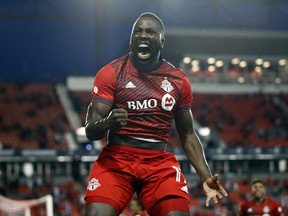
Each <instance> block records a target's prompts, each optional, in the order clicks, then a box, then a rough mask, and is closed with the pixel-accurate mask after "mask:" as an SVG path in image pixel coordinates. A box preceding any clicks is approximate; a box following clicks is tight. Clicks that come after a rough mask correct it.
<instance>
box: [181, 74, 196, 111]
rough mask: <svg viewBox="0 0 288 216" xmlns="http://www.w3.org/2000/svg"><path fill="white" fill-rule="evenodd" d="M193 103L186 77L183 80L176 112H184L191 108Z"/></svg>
mask: <svg viewBox="0 0 288 216" xmlns="http://www.w3.org/2000/svg"><path fill="white" fill-rule="evenodd" d="M192 101H193V96H192V88H191V84H190V82H189V80H188V78H187V77H186V76H184V78H183V83H182V88H181V97H180V102H179V106H178V111H180V112H185V111H187V110H189V109H190V108H191V104H192Z"/></svg>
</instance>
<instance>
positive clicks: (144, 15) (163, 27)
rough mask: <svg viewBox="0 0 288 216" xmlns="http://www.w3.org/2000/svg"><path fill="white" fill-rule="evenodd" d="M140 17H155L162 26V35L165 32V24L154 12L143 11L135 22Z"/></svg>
mask: <svg viewBox="0 0 288 216" xmlns="http://www.w3.org/2000/svg"><path fill="white" fill-rule="evenodd" d="M142 17H150V18H153V19H155V20H156V21H157V22H158V23H159V24H160V26H161V28H162V31H163V35H164V34H165V26H164V23H163V21H162V20H161V19H160V17H158V16H157V15H156V14H155V13H152V12H145V13H142V14H141V15H140V16H139V17H138V18H137V20H136V22H137V21H138V20H139V19H141V18H142Z"/></svg>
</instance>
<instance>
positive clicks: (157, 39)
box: [86, 17, 227, 216]
mask: <svg viewBox="0 0 288 216" xmlns="http://www.w3.org/2000/svg"><path fill="white" fill-rule="evenodd" d="M164 41H165V39H164V29H163V28H162V27H161V25H160V24H159V22H158V21H156V20H155V19H154V18H151V17H142V18H140V19H138V20H136V22H135V24H134V26H133V29H132V33H131V37H130V49H131V52H132V58H133V59H132V61H133V65H134V66H135V68H137V70H138V71H139V72H143V73H145V72H149V71H151V70H153V69H155V68H157V67H158V65H159V59H160V51H161V49H162V48H163V47H164ZM139 44H147V46H148V47H149V55H146V54H141V53H140V52H139V49H138V47H139ZM139 53H140V54H139ZM147 56H148V57H147ZM127 121H128V113H127V111H126V110H125V109H123V108H116V109H112V106H108V105H104V104H101V103H95V102H92V103H91V104H90V105H89V106H88V111H87V115H86V134H87V137H88V138H89V139H90V140H99V139H102V138H103V137H104V136H105V134H106V132H107V131H108V130H112V131H113V130H118V129H120V128H121V127H123V126H125V125H126V124H127ZM175 123H176V127H177V131H178V133H179V137H180V141H181V145H182V147H183V149H184V151H185V153H186V155H187V158H188V159H189V161H190V162H191V164H192V165H193V166H194V168H195V170H196V171H197V173H198V175H199V177H200V179H201V180H202V182H203V188H204V191H205V193H206V196H207V199H206V206H208V205H209V202H210V199H212V200H213V201H214V202H215V203H217V202H218V199H219V198H222V196H227V193H226V191H225V190H224V188H223V187H222V186H221V185H220V183H219V180H218V175H214V176H213V175H212V173H211V171H210V168H209V166H208V163H207V161H206V158H205V155H204V151H203V146H202V144H201V142H200V140H199V138H198V136H197V134H196V133H195V130H194V126H193V115H192V111H191V110H189V111H188V112H179V113H176V114H175ZM127 145H129V146H131V145H132V146H133V144H132V143H127ZM134 147H135V148H139V146H138V145H137V146H134ZM151 149H153V148H151ZM90 215H105V216H107V215H111V216H114V215H116V212H115V210H114V209H113V207H111V206H109V205H107V204H103V203H90V204H88V205H87V207H86V216H90ZM186 215H188V214H187V213H185V212H181V211H171V212H169V213H168V214H166V216H186Z"/></svg>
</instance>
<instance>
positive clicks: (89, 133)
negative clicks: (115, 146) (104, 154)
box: [85, 127, 104, 141]
mask: <svg viewBox="0 0 288 216" xmlns="http://www.w3.org/2000/svg"><path fill="white" fill-rule="evenodd" d="M85 132H86V137H87V138H88V139H89V140H91V141H95V140H101V139H103V137H104V134H101V133H98V132H97V131H94V130H92V129H91V128H89V127H86V128H85Z"/></svg>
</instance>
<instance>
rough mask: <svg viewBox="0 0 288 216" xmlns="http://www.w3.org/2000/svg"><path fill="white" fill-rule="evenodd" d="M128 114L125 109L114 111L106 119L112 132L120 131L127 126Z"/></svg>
mask: <svg viewBox="0 0 288 216" xmlns="http://www.w3.org/2000/svg"><path fill="white" fill-rule="evenodd" d="M127 119H128V113H127V111H126V110H125V109H122V108H120V109H113V110H112V111H111V112H110V113H109V115H108V116H107V117H106V121H107V122H108V124H109V128H110V129H111V130H119V129H120V128H121V127H123V126H125V125H127Z"/></svg>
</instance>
